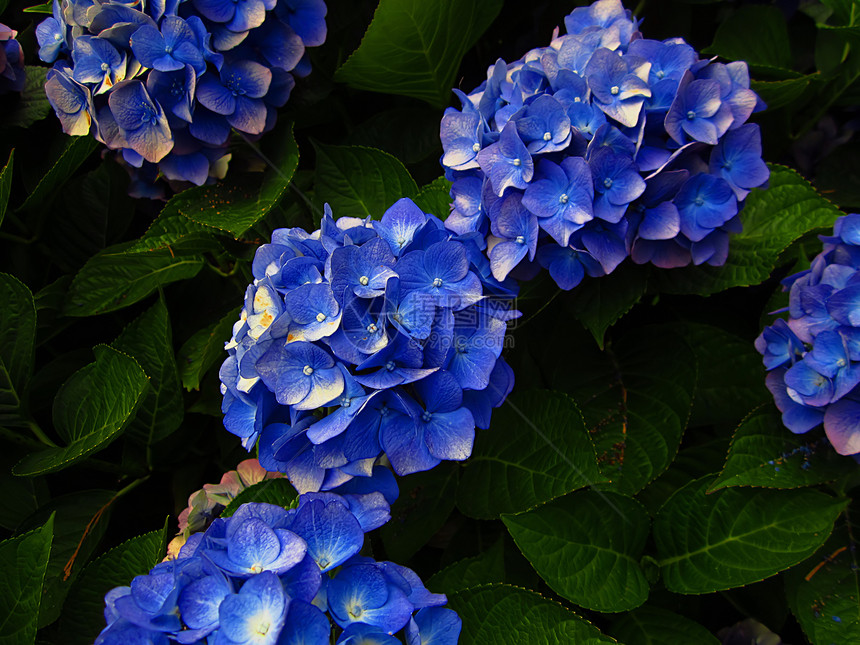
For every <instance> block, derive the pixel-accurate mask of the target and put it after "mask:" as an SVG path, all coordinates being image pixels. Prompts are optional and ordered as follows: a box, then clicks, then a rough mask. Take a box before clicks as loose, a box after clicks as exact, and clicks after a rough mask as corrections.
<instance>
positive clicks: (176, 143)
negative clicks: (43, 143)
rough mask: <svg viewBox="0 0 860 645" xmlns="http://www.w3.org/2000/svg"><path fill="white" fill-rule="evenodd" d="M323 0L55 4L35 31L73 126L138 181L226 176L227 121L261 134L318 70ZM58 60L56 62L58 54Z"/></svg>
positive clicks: (52, 89) (65, 120)
mask: <svg viewBox="0 0 860 645" xmlns="http://www.w3.org/2000/svg"><path fill="white" fill-rule="evenodd" d="M325 14H326V6H325V3H324V1H323V0H280V1H278V0H241V1H240V2H236V1H235V0H169V1H167V2H165V1H164V0H160V1H146V2H141V3H133V4H125V3H117V2H107V3H99V2H93V1H92V0H64V1H63V2H62V4H60V3H59V2H58V0H54V4H53V17H51V18H47V19H46V20H45V21H43V22H42V23H41V24H40V25H39V26H38V27H37V28H36V36H37V38H38V40H39V45H40V49H39V57H40V58H41V59H42V60H43V61H45V62H47V63H51V62H54V61H57V62H56V63H55V64H54V66H53V68H52V69H51V70H50V71H49V72H48V77H47V82H46V83H45V91H46V93H47V95H48V100H49V101H50V103H51V105H52V106H53V107H54V110H55V111H56V113H57V117H58V118H59V119H60V122H61V123H62V125H63V130H64V131H65V132H66V133H67V134H71V135H77V136H83V135H87V134H89V133H90V132H91V131H92V133H93V136H95V138H96V139H98V140H99V141H101V142H102V143H104V144H105V145H106V146H107V147H108V148H110V149H112V150H121V151H122V158H123V160H124V161H125V162H126V163H127V164H129V165H130V166H131V167H133V168H137V169H140V170H139V171H137V172H136V173H135V174H136V175H137V177H138V178H139V179H140V180H141V181H142V182H146V181H147V180H148V181H149V183H152V181H154V179H155V178H156V176H157V175H158V173H159V172H161V173H162V174H163V175H164V177H166V178H167V179H168V180H170V181H177V182H191V183H192V184H196V185H201V184H204V183H206V182H207V181H208V180H209V178H210V177H211V178H221V177H223V176H224V173H225V172H226V170H227V163H228V161H229V159H230V155H229V154H228V147H227V146H228V139H229V137H230V133H231V128H235V129H236V130H237V131H239V132H243V133H246V134H248V135H259V134H262V133H263V132H266V131H268V130H270V129H271V128H273V127H274V124H275V119H276V110H277V108H279V107H281V106H283V105H284V104H285V103H286V102H287V99H288V98H289V95H290V92H291V90H292V88H293V86H294V85H295V79H294V78H293V76H294V75H297V76H304V75H306V74H307V73H308V72H310V63H309V61H308V58H307V56H306V54H305V47H311V46H314V45H319V44H321V43H322V42H323V41H324V40H325V35H326V24H325ZM58 57H59V60H58Z"/></svg>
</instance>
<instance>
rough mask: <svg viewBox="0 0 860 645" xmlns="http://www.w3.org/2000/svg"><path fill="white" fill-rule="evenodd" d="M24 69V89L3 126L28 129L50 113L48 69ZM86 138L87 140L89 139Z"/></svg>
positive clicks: (6, 116) (35, 66) (29, 66)
mask: <svg viewBox="0 0 860 645" xmlns="http://www.w3.org/2000/svg"><path fill="white" fill-rule="evenodd" d="M49 13H50V12H49ZM25 69H26V72H27V76H26V79H25V81H24V89H23V90H22V92H21V97H20V98H19V99H18V101H17V103H15V105H14V107H13V108H12V110H11V112H9V113H8V114H5V115H4V116H3V123H2V125H4V126H8V127H18V128H29V127H30V126H31V125H33V124H34V123H36V121H41V120H42V119H44V118H45V117H46V116H48V114H50V112H51V104H50V103H48V97H47V95H46V94H45V77H46V76H47V74H48V69H50V68H48V67H40V66H38V65H27V66H26V68H25ZM86 138H87V139H89V138H90V137H86ZM93 143H95V141H93Z"/></svg>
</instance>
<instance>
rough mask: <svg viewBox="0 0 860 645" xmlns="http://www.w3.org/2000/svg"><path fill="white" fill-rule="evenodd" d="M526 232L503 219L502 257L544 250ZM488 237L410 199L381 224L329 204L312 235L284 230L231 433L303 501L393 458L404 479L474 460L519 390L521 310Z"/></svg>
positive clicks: (236, 331) (271, 249)
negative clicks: (480, 433)
mask: <svg viewBox="0 0 860 645" xmlns="http://www.w3.org/2000/svg"><path fill="white" fill-rule="evenodd" d="M532 217H534V216H532ZM517 223H518V220H517V216H516V214H514V215H512V216H511V225H510V226H507V225H506V224H505V223H504V219H503V218H502V219H500V220H499V231H498V232H499V234H500V235H504V236H507V237H506V241H502V242H500V243H499V244H498V245H497V246H496V249H495V250H494V252H499V249H502V250H503V251H504V252H505V253H508V254H509V255H512V256H513V257H517V255H518V254H519V253H521V252H522V253H525V254H529V253H530V254H531V255H532V256H533V255H534V252H535V243H536V239H537V237H536V231H537V226H536V224H534V225H532V226H531V229H530V230H526V229H521V228H517ZM481 242H483V240H481V239H480V238H479V237H478V236H476V235H474V234H466V235H455V234H454V233H452V232H451V231H450V230H448V229H446V228H445V226H444V225H443V223H442V222H441V221H440V220H439V219H438V218H436V217H434V216H432V215H428V214H426V213H424V212H422V211H421V209H420V208H418V207H417V206H416V205H415V204H414V203H413V202H412V201H411V200H409V199H401V200H400V201H398V202H397V203H395V204H394V205H393V206H392V207H391V208H390V209H388V210H387V211H386V212H385V213H384V214H383V216H382V218H381V220H379V221H371V220H369V219H368V220H360V219H355V218H341V219H339V220H337V221H335V220H334V219H333V218H332V216H331V213H330V211H327V212H326V215H325V217H324V218H323V221H322V226H321V228H320V230H318V231H315V232H314V233H312V234H308V233H307V232H305V231H303V230H301V229H278V230H276V231H275V232H274V233H273V234H272V241H271V243H269V244H264V245H263V246H261V247H260V248H259V249H258V251H257V254H256V257H255V259H254V262H253V272H254V277H255V280H254V283H253V284H252V285H250V286H249V287H248V290H247V293H246V297H245V307H244V308H243V310H242V314H241V318H240V320H239V321H238V322H237V323H236V324H235V325H234V328H233V337H232V339H231V340H230V342H229V343H227V349H228V351H229V354H230V355H229V357H228V358H227V360H226V361H225V362H224V364H223V366H222V368H221V373H220V376H221V383H222V392H223V394H224V402H223V411H224V413H225V418H224V424H225V427H226V428H227V429H228V430H229V431H230V432H232V433H233V434H235V435H237V436H239V437H240V438H241V439H242V443H243V445H244V446H245V447H246V448H247V449H249V450H250V449H252V448H253V447H254V446H255V445H257V447H258V450H259V456H260V457H259V458H260V464H261V465H262V466H263V467H264V468H266V469H267V470H271V471H279V472H283V473H285V474H286V475H287V477H289V479H290V481H291V482H292V483H293V485H294V486H296V488H298V489H299V490H300V491H302V492H305V491H319V490H330V489H332V488H335V487H337V486H340V485H342V484H344V482H347V481H349V480H350V479H351V478H353V477H356V476H358V477H364V476H368V475H371V474H372V472H373V466H374V463H375V462H376V460H377V459H379V458H380V457H381V456H382V455H383V454H384V455H385V456H386V457H387V460H388V462H389V463H390V464H391V466H392V468H393V469H394V471H395V472H396V473H397V474H398V475H405V474H409V473H414V472H417V471H423V470H428V469H430V468H433V467H434V466H436V465H438V464H439V463H440V462H441V461H442V460H456V461H462V460H465V459H467V458H468V457H469V456H470V455H471V453H472V445H473V443H474V438H475V429H476V428H487V427H488V425H489V418H490V410H491V409H492V408H493V407H498V406H499V405H501V403H502V402H503V401H504V399H505V397H506V396H507V394H508V393H509V392H510V389H511V387H512V386H513V375H512V373H511V370H510V368H509V367H508V366H507V364H506V363H505V362H504V359H503V358H502V357H501V353H502V349H503V347H504V342H505V332H506V329H507V321H508V320H510V319H512V318H515V317H516V316H517V315H519V314H518V312H516V311H514V310H513V309H512V301H513V300H512V299H513V297H514V295H515V293H516V287H515V285H514V284H513V283H512V282H511V281H507V282H500V281H499V280H498V279H496V278H494V277H493V273H492V271H491V269H490V266H489V265H488V263H487V260H486V257H485V256H484V254H483V253H482V250H481V249H482V247H481ZM505 245H508V246H510V247H511V249H510V250H504V248H505ZM520 249H522V251H520Z"/></svg>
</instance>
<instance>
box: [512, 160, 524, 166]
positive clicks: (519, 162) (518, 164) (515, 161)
mask: <svg viewBox="0 0 860 645" xmlns="http://www.w3.org/2000/svg"><path fill="white" fill-rule="evenodd" d="M511 163H512V164H514V165H515V166H521V165H522V163H523V162H522V160H521V159H514V160H513V161H512V162H511Z"/></svg>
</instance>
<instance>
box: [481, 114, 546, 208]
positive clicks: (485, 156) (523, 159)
mask: <svg viewBox="0 0 860 645" xmlns="http://www.w3.org/2000/svg"><path fill="white" fill-rule="evenodd" d="M478 163H479V164H480V166H481V170H483V171H484V173H486V175H487V177H488V178H489V179H490V181H491V182H492V185H493V190H494V191H495V192H496V194H497V195H498V196H499V197H501V196H502V194H503V193H504V192H505V189H506V188H508V187H514V188H519V189H521V190H522V189H524V188H526V187H527V186H528V182H529V181H531V178H532V176H533V175H534V161H532V157H531V155H530V154H529V151H528V149H527V148H526V146H525V144H524V143H523V142H522V140H521V139H520V137H519V135H518V134H517V126H516V124H514V123H512V122H510V121H509V122H508V123H507V124H506V125H505V127H504V128H503V129H502V134H501V136H500V137H499V140H498V141H497V142H496V143H493V144H491V145H489V146H487V147H486V148H484V149H482V150H481V151H480V152H479V153H478Z"/></svg>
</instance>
